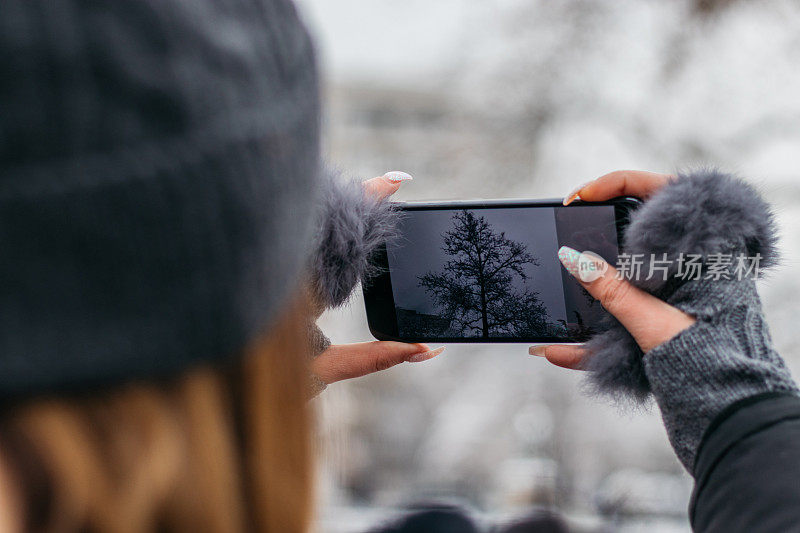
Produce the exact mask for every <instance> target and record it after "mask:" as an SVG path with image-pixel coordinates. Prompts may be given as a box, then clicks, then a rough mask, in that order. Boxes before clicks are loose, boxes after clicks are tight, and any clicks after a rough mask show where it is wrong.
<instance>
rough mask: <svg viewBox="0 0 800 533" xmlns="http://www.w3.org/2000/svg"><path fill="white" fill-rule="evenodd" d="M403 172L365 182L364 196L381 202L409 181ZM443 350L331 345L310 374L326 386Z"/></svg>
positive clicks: (368, 344) (388, 343) (381, 344)
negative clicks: (369, 196) (366, 195)
mask: <svg viewBox="0 0 800 533" xmlns="http://www.w3.org/2000/svg"><path fill="white" fill-rule="evenodd" d="M411 179H412V178H411V176H410V175H408V174H406V173H404V172H387V173H386V174H384V175H383V176H380V177H377V178H372V179H370V180H367V181H365V182H364V190H365V191H366V193H367V194H369V195H371V196H374V197H375V198H378V199H384V198H387V197H389V196H391V195H392V194H394V193H395V192H397V190H398V189H399V188H400V185H401V184H402V183H403V182H404V181H409V180H411ZM443 350H444V347H443V346H442V347H440V348H436V349H431V348H430V347H429V346H428V345H427V344H408V343H404V342H392V341H372V342H360V343H356V344H334V345H331V346H330V347H328V349H327V350H325V351H324V352H322V353H321V354H319V355H318V356H317V357H316V358H315V359H314V360H313V361H312V363H311V371H312V372H313V373H314V374H315V375H316V376H317V377H318V378H319V379H321V380H322V382H323V383H325V384H326V385H329V384H331V383H334V382H336V381H341V380H343V379H350V378H357V377H360V376H364V375H367V374H372V373H373V372H379V371H381V370H386V369H387V368H391V367H393V366H395V365H398V364H400V363H404V362H409V363H419V362H422V361H427V360H428V359H432V358H434V357H436V356H437V355H439V354H440V353H442V351H443Z"/></svg>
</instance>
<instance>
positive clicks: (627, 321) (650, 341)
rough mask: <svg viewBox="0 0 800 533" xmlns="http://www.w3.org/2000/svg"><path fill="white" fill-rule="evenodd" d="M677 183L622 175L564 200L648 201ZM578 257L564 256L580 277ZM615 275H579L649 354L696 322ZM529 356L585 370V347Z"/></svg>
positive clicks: (650, 175)
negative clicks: (592, 277)
mask: <svg viewBox="0 0 800 533" xmlns="http://www.w3.org/2000/svg"><path fill="white" fill-rule="evenodd" d="M673 179H674V176H671V175H669V174H657V173H655V172H643V171H635V170H618V171H616V172H611V173H610V174H606V175H604V176H602V177H600V178H597V179H596V180H594V181H591V182H589V183H586V184H583V185H581V186H580V187H577V188H576V189H575V190H573V191H572V192H570V193H569V194H568V195H567V196H566V197H565V198H564V205H568V204H569V203H570V202H572V201H573V200H575V199H576V198H578V197H580V198H581V200H585V201H588V202H602V201H605V200H609V199H611V198H615V197H617V196H635V197H637V198H641V199H642V200H646V199H647V198H648V197H650V196H652V195H653V194H654V193H655V192H657V191H658V190H659V189H661V188H662V187H663V186H664V185H666V184H667V183H669V182H670V181H671V180H673ZM573 252H574V251H572V252H571V251H569V250H567V251H566V253H561V254H559V255H560V259H561V260H562V263H564V266H565V268H567V270H568V271H570V273H571V274H573V275H575V272H576V269H575V268H574V266H575V262H576V261H578V260H579V257H580V256H579V255H578V254H576V253H573ZM616 272H617V271H616V269H614V268H613V267H612V266H610V265H609V267H608V269H607V270H606V271H605V272H604V273H603V275H601V276H600V277H599V278H597V279H595V280H592V281H583V280H581V279H580V278H579V277H578V276H577V275H575V277H576V279H577V280H578V282H579V283H580V284H581V285H582V286H583V287H584V288H585V289H586V290H587V291H588V292H589V294H591V295H592V296H593V297H595V298H596V299H597V300H599V301H600V303H601V304H602V305H603V307H604V308H605V309H606V310H607V311H608V312H609V313H611V314H612V315H614V316H615V317H616V318H617V320H619V321H620V323H621V324H622V325H623V326H624V327H625V329H627V330H628V331H629V332H630V334H631V335H632V336H633V338H634V339H635V340H636V342H637V343H638V344H639V346H640V347H641V349H642V351H644V352H648V351H649V350H651V349H652V348H655V347H656V346H658V345H659V344H662V343H664V342H666V341H668V340H670V339H671V338H672V337H674V336H675V335H677V334H678V333H680V332H681V331H683V330H684V329H686V328H688V327H689V326H691V325H692V324H693V323H694V322H695V319H694V318H693V317H692V316H690V315H688V314H686V313H684V312H683V311H681V310H680V309H677V308H675V307H673V306H671V305H669V304H668V303H666V302H664V301H663V300H659V299H658V298H656V297H655V296H653V295H651V294H649V293H647V292H645V291H643V290H641V289H639V288H637V287H634V286H633V285H632V284H631V283H629V282H628V281H626V280H623V279H618V277H617V275H616ZM529 353H530V354H531V355H538V356H543V357H545V358H547V360H548V361H550V362H551V363H553V364H554V365H557V366H561V367H565V368H572V369H580V368H581V367H582V363H583V359H584V356H585V355H586V353H585V350H584V349H583V347H581V346H570V345H559V344H554V345H550V346H532V347H531V348H530V350H529Z"/></svg>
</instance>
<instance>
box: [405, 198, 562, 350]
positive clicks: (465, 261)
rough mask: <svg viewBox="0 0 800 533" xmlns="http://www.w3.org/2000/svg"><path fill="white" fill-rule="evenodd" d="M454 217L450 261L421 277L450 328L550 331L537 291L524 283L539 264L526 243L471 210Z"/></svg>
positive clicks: (446, 242)
mask: <svg viewBox="0 0 800 533" xmlns="http://www.w3.org/2000/svg"><path fill="white" fill-rule="evenodd" d="M452 222H453V226H452V228H451V229H450V230H448V231H446V232H444V233H443V234H442V239H443V245H442V251H443V252H444V253H445V255H446V256H448V257H449V259H448V261H447V262H446V263H445V264H444V265H443V267H442V268H441V270H439V271H437V272H428V273H426V274H425V275H423V276H419V278H418V279H419V286H420V287H423V288H424V289H425V291H426V292H427V293H428V294H429V295H430V296H431V297H432V298H433V300H434V302H435V304H436V306H437V309H438V310H439V312H440V313H441V317H442V319H444V320H446V321H447V322H448V323H449V329H450V331H451V332H453V333H454V334H456V335H458V336H476V337H484V338H487V337H490V336H492V337H519V336H540V335H547V334H548V333H552V328H553V326H552V325H550V324H548V320H547V318H548V316H547V311H546V309H545V306H544V305H543V304H542V302H541V301H540V300H539V297H538V293H537V292H536V291H533V290H531V289H530V288H528V287H527V286H526V282H527V280H528V278H529V274H528V272H527V271H526V267H529V266H531V265H533V266H538V265H539V262H538V260H537V259H536V258H535V257H533V256H532V255H531V254H530V253H529V252H528V250H527V247H526V246H525V245H524V244H522V243H519V242H516V241H513V240H511V239H509V238H507V237H506V236H505V233H504V232H498V231H496V230H494V229H493V228H492V226H491V224H489V223H488V222H487V221H486V219H485V218H484V217H482V216H476V215H475V214H474V213H472V212H470V211H466V210H463V211H459V212H458V213H456V214H455V215H453V217H452Z"/></svg>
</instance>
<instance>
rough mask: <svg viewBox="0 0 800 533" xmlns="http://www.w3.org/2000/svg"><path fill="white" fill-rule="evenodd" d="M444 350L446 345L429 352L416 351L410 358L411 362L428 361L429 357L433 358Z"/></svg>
mask: <svg viewBox="0 0 800 533" xmlns="http://www.w3.org/2000/svg"><path fill="white" fill-rule="evenodd" d="M443 351H444V346H440V347H439V348H436V349H435V350H428V351H427V352H422V353H415V354H414V355H412V356H411V357H409V358H408V362H409V363H421V362H422V361H427V360H428V359H433V358H434V357H436V356H437V355H439V354H440V353H442V352H443Z"/></svg>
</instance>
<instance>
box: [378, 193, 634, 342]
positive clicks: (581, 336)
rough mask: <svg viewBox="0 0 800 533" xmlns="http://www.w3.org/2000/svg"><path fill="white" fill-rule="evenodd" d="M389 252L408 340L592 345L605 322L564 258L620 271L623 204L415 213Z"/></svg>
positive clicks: (408, 213) (406, 216) (409, 213)
mask: <svg viewBox="0 0 800 533" xmlns="http://www.w3.org/2000/svg"><path fill="white" fill-rule="evenodd" d="M399 234H400V236H399V238H397V239H395V240H393V241H391V242H390V243H388V244H387V247H386V253H387V260H388V266H389V271H390V273H391V292H392V296H393V298H394V308H395V309H394V311H395V315H396V320H397V333H398V335H399V337H400V338H402V339H424V340H437V339H441V340H453V339H475V340H477V339H486V340H488V339H495V340H497V341H502V339H508V340H519V339H534V338H542V339H561V340H565V341H581V340H585V339H586V338H588V337H589V336H591V334H592V333H593V332H594V331H595V328H596V326H597V323H598V320H599V319H600V318H601V316H602V315H603V314H604V313H605V311H604V310H603V309H602V307H601V306H600V304H599V303H598V302H597V301H596V300H595V299H594V298H592V296H591V295H590V294H589V293H588V292H587V291H586V290H585V289H583V287H581V285H580V284H579V283H578V282H577V281H576V280H575V279H573V278H572V276H570V275H569V273H568V272H567V271H566V270H565V269H564V268H563V267H562V266H561V263H560V262H559V261H558V257H557V255H558V249H559V248H560V247H561V246H570V247H572V248H574V249H576V250H578V251H581V252H583V251H591V252H594V253H596V254H598V255H600V256H602V257H603V258H604V259H605V260H606V261H608V262H609V263H610V264H615V263H616V260H617V254H618V250H619V242H618V235H617V220H616V214H615V206H614V205H576V206H570V207H561V206H530V205H528V206H512V207H505V206H504V207H475V208H435V209H413V208H411V209H406V210H405V211H404V213H403V218H402V220H401V222H400V227H399Z"/></svg>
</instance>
